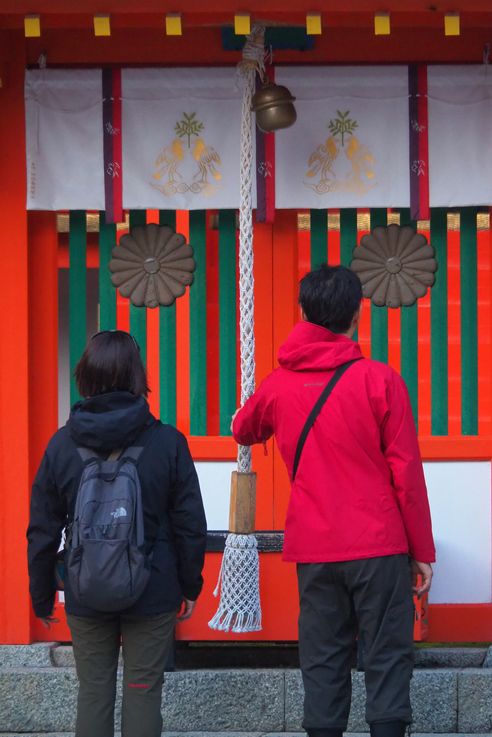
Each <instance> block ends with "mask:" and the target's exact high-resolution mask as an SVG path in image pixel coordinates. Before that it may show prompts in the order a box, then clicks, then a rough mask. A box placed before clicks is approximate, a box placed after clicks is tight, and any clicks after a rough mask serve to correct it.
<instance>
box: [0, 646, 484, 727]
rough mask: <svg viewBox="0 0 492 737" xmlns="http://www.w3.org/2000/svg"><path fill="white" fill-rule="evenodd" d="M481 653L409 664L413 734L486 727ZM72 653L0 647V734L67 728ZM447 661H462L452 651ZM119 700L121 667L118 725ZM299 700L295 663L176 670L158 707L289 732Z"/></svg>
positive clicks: (171, 719) (183, 722) (355, 717)
mask: <svg viewBox="0 0 492 737" xmlns="http://www.w3.org/2000/svg"><path fill="white" fill-rule="evenodd" d="M486 653H487V651H486V649H485V650H484V652H482V653H481V655H480V658H481V660H480V662H481V663H482V667H454V668H432V669H430V668H427V669H426V668H421V669H416V670H415V673H414V678H413V681H412V703H413V709H414V723H413V727H412V731H413V732H414V733H441V734H443V733H452V734H456V733H470V734H471V733H473V734H482V733H490V732H492V668H490V667H483V666H484V665H488V662H487V657H486ZM472 655H473V654H472ZM468 656H469V657H468V660H467V661H466V662H471V661H470V653H469V654H468ZM476 656H477V654H476V653H475V655H473V657H476ZM70 657H71V654H70V651H69V650H67V649H61V648H59V647H57V646H56V645H55V644H52V645H51V646H50V645H33V646H27V647H10V646H6V647H0V694H1V698H0V735H1V734H2V733H3V734H22V733H31V734H33V733H44V734H45V735H46V733H48V734H49V733H54V734H56V733H62V734H63V733H68V734H70V733H71V732H73V730H74V721H75V708H76V693H77V679H76V674H75V670H74V668H73V667H71V666H69V665H66V664H65V663H69V662H73V661H71V660H70ZM471 660H472V661H473V658H471ZM452 662H454V663H456V664H458V662H463V661H458V659H457V656H456V654H454V656H453V661H452ZM473 662H477V661H473ZM352 678H353V697H352V710H351V715H350V721H349V731H350V732H354V733H358V732H367V724H366V722H365V719H364V706H365V693H364V674H363V673H361V672H356V671H354V672H353V677H352ZM120 698H121V672H120V675H119V680H118V703H117V710H116V711H117V714H116V723H117V724H118V723H119V714H120V708H119V700H120ZM302 702H303V687H302V681H301V675H300V672H299V671H298V670H297V669H287V668H286V669H279V668H277V669H274V668H272V669H250V668H243V669H239V668H236V669H207V670H205V669H201V670H177V671H175V672H173V673H166V675H165V683H164V691H163V707H162V713H163V720H164V726H165V729H166V730H168V731H169V732H171V733H180V734H182V733H197V732H200V733H208V732H213V733H214V734H215V735H216V737H217V733H226V732H235V733H236V732H247V733H249V734H253V733H254V734H256V733H261V734H262V735H266V734H271V733H276V732H279V733H282V732H284V731H285V732H294V733H295V732H299V731H300V730H301V729H302V727H301V721H302ZM183 704H186V708H185V709H184V708H183Z"/></svg>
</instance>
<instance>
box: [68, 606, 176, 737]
mask: <svg viewBox="0 0 492 737" xmlns="http://www.w3.org/2000/svg"><path fill="white" fill-rule="evenodd" d="M67 621H68V625H69V627H70V631H71V633H72V642H73V651H74V656H75V665H76V668H77V677H78V679H79V696H78V701H77V726H76V732H75V735H76V737H113V735H114V707H115V697H116V671H117V667H118V656H119V651H120V642H121V645H122V649H123V700H122V709H121V733H122V737H160V735H161V730H162V717H161V693H162V683H163V678H164V667H165V664H166V661H167V658H168V655H169V652H170V649H171V647H172V645H173V640H174V626H175V624H176V613H175V612H171V613H166V614H161V615H160V616H158V617H149V618H146V619H144V618H130V617H123V616H119V615H116V616H114V617H111V618H108V619H96V618H95V617H75V616H73V615H70V614H69V615H67Z"/></svg>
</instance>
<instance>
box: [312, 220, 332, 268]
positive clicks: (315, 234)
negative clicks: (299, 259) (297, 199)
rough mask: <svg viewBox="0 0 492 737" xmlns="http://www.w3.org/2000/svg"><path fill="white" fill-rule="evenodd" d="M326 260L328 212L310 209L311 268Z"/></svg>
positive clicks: (317, 266) (324, 262)
mask: <svg viewBox="0 0 492 737" xmlns="http://www.w3.org/2000/svg"><path fill="white" fill-rule="evenodd" d="M327 260H328V212H327V210H311V269H318V268H319V267H320V266H321V264H326V262H327Z"/></svg>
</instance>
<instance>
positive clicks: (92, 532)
mask: <svg viewBox="0 0 492 737" xmlns="http://www.w3.org/2000/svg"><path fill="white" fill-rule="evenodd" d="M142 451H143V448H141V447H130V448H127V449H126V450H124V451H121V450H120V451H113V453H111V455H110V456H109V457H108V459H107V460H104V459H103V458H101V457H100V456H99V455H97V454H96V453H94V452H93V451H91V450H89V449H87V448H78V452H79V454H80V456H81V457H82V460H83V461H84V470H83V472H82V477H81V479H80V484H79V487H78V491H77V498H76V502H75V514H74V520H73V523H72V525H71V528H70V531H69V534H68V538H67V544H66V554H65V566H66V575H67V577H68V579H69V583H70V588H71V590H72V592H73V595H74V596H75V598H76V599H77V600H78V602H79V603H80V604H81V605H82V606H85V607H88V608H90V609H96V610H98V611H101V612H117V611H122V610H124V609H128V607H130V606H132V604H134V603H135V602H136V601H137V599H138V598H139V597H140V596H141V595H142V593H143V591H144V589H145V587H146V585H147V583H148V580H149V576H150V559H149V556H147V555H146V553H145V550H144V542H145V539H144V523H143V510H142V491H141V488H140V481H139V478H138V473H137V466H136V464H137V461H138V459H139V457H140V455H141V453H142Z"/></svg>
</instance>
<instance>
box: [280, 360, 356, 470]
mask: <svg viewBox="0 0 492 737" xmlns="http://www.w3.org/2000/svg"><path fill="white" fill-rule="evenodd" d="M360 360H362V356H361V357H360V358H354V359H352V361H347V363H342V365H341V366H339V367H338V368H337V370H336V371H335V373H334V374H333V376H332V377H331V379H330V381H329V382H328V384H327V385H326V386H325V388H324V389H323V391H322V392H321V394H320V396H319V398H318V399H317V401H316V404H315V405H314V407H313V408H312V410H311V412H310V413H309V415H308V418H307V420H306V423H305V425H304V427H303V428H302V431H301V434H300V436H299V440H298V441H297V447H296V453H295V456H294V466H293V469H292V481H294V479H295V477H296V473H297V468H298V466H299V461H300V458H301V453H302V449H303V448H304V443H305V442H306V438H307V436H308V434H309V431H310V429H311V428H312V426H313V425H314V423H315V420H316V418H317V417H318V415H319V413H320V412H321V409H322V407H323V405H324V403H325V402H326V400H327V399H328V397H329V396H330V394H331V393H332V391H333V389H334V388H335V386H336V385H337V384H338V382H339V381H340V379H341V378H342V376H343V375H344V373H345V372H346V371H347V369H348V368H350V366H352V364H353V363H356V361H360Z"/></svg>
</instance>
